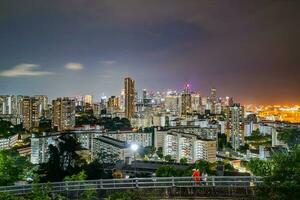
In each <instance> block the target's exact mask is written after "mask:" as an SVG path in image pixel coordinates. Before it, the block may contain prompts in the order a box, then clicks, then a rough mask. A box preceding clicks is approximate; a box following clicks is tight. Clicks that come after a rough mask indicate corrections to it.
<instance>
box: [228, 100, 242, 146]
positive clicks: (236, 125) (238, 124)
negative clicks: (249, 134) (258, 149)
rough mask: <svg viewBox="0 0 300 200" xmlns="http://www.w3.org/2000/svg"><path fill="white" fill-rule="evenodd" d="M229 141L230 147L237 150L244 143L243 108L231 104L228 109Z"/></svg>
mask: <svg viewBox="0 0 300 200" xmlns="http://www.w3.org/2000/svg"><path fill="white" fill-rule="evenodd" d="M230 116H231V120H230V127H231V130H230V139H231V145H232V147H233V148H234V149H235V150H237V149H238V148H239V146H240V145H241V144H243V143H244V107H243V106H241V105H240V104H233V106H232V107H230Z"/></svg>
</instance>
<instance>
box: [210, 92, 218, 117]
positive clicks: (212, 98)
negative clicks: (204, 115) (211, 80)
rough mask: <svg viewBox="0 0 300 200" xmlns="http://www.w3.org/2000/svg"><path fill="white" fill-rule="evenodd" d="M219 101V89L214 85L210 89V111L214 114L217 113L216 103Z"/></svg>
mask: <svg viewBox="0 0 300 200" xmlns="http://www.w3.org/2000/svg"><path fill="white" fill-rule="evenodd" d="M217 102H218V97H217V89H216V88H214V87H213V88H211V90H210V103H211V110H210V112H211V113H213V114H216V104H217Z"/></svg>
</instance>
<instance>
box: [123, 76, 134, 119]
mask: <svg viewBox="0 0 300 200" xmlns="http://www.w3.org/2000/svg"><path fill="white" fill-rule="evenodd" d="M124 84H125V117H127V118H131V117H132V116H133V114H134V98H135V81H134V80H133V79H131V78H130V77H126V78H125V80H124Z"/></svg>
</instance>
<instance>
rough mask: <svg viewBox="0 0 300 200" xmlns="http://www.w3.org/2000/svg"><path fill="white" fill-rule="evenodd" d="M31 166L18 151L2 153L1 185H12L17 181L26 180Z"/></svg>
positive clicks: (0, 153) (3, 151)
mask: <svg viewBox="0 0 300 200" xmlns="http://www.w3.org/2000/svg"><path fill="white" fill-rule="evenodd" d="M30 168H31V164H30V163H29V162H28V161H27V160H26V158H25V157H21V156H20V155H19V153H18V152H17V151H13V150H2V151H0V185H12V184H14V183H15V182H16V181H19V180H24V179H25V178H26V177H25V175H26V172H27V171H28V170H30Z"/></svg>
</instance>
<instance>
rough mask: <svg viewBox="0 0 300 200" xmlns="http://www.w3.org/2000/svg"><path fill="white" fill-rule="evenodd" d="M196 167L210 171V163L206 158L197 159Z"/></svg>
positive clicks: (202, 170)
mask: <svg viewBox="0 0 300 200" xmlns="http://www.w3.org/2000/svg"><path fill="white" fill-rule="evenodd" d="M195 168H196V169H199V170H200V171H201V172H204V171H205V172H207V173H208V172H209V163H208V162H207V161H205V160H197V161H196V162H195Z"/></svg>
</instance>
